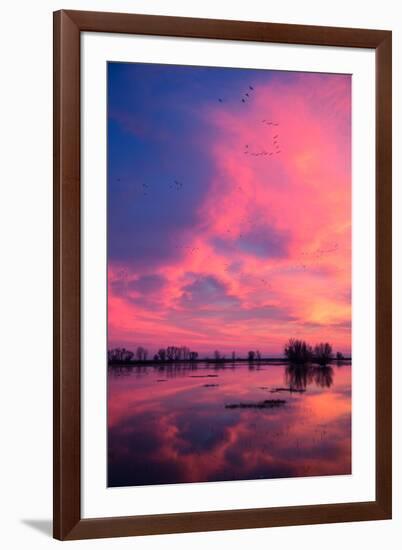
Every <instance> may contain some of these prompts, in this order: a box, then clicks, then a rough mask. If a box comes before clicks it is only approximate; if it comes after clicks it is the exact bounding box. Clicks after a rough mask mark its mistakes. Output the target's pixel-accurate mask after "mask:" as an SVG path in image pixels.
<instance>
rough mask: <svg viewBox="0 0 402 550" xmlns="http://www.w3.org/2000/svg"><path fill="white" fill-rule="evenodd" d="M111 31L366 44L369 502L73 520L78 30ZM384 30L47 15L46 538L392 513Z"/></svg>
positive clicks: (388, 60) (388, 67) (387, 50)
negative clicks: (372, 447) (49, 289)
mask: <svg viewBox="0 0 402 550" xmlns="http://www.w3.org/2000/svg"><path fill="white" fill-rule="evenodd" d="M84 31H90V32H115V33H129V34H146V35H161V36H176V37H193V38H194V37H196V38H212V39H224V40H252V41H261V42H263V41H266V42H282V43H288V44H314V45H327V46H343V47H358V48H374V49H375V50H376V500H375V501H373V502H358V503H342V504H341V503H340V504H329V505H327V504H325V505H314V506H297V507H281V508H259V509H250V510H224V511H215V512H197V513H182V514H162V515H147V516H127V517H112V518H97V519H81V503H80V498H81V497H80V492H81V489H80V488H81V472H80V460H81V458H80V439H81V433H80V414H81V413H80V34H81V32H84ZM391 114H392V33H391V32H390V31H380V30H366V29H349V28H333V27H312V26H304V25H284V24H276V23H275V24H272V23H256V22H247V21H219V20H212V19H190V18H180V17H165V16H152V15H134V14H121V13H104V12H82V11H70V10H67V11H65V10H61V11H58V12H55V13H54V384H53V387H54V411H53V415H54V430H53V436H54V489H53V497H54V498H53V502H54V505H53V507H54V530H53V534H54V537H55V538H57V539H60V540H73V539H85V538H99V537H118V536H132V535H148V534H162V533H183V532H194V531H212V530H224V529H247V528H258V527H271V526H287V525H304V524H314V523H333V522H346V521H368V520H382V519H390V518H391V516H392V414H391V413H392V402H391V396H392V393H391V389H392V363H391V361H392V357H391V349H392V340H391V338H392V335H391V323H392V288H391V286H392V267H391V266H392V258H391V254H392V241H391V238H392V232H391V227H392V221H391V213H392V210H391V200H392V199H391V193H392V187H391V181H392V150H391V145H392V121H391Z"/></svg>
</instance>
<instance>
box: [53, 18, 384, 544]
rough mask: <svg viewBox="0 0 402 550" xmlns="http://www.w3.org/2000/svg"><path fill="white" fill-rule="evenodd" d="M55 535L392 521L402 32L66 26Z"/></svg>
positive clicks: (117, 22) (98, 23) (57, 175)
mask: <svg viewBox="0 0 402 550" xmlns="http://www.w3.org/2000/svg"><path fill="white" fill-rule="evenodd" d="M54 288H55V291H54V536H55V538H58V539H61V540H67V539H70V540H71V539H83V538H97V537H118V536H130V535H146V534H160V533H179V532H190V531H211V530H222V529H242V528H256V527H269V526H286V525H301V524H313V523H330V522H346V521H362V520H366V521H367V520H382V519H388V518H391V508H392V495H391V481H392V477H391V471H392V464H391V455H392V452H391V451H392V450H391V389H392V380H391V32H389V31H383V30H364V29H349V28H330V27H312V26H299V25H286V24H272V23H255V22H243V21H223V20H222V21H217V20H208V19H187V18H178V17H159V16H148V15H133V14H121V13H96V12H80V11H70V10H67V11H65V10H62V11H59V12H56V13H55V14H54Z"/></svg>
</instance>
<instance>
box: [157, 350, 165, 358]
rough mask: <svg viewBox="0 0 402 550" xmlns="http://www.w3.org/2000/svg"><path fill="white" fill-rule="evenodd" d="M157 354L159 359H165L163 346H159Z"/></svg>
mask: <svg viewBox="0 0 402 550" xmlns="http://www.w3.org/2000/svg"><path fill="white" fill-rule="evenodd" d="M158 355H159V359H160V360H161V361H165V359H166V350H165V348H161V349H160V350H159V351H158Z"/></svg>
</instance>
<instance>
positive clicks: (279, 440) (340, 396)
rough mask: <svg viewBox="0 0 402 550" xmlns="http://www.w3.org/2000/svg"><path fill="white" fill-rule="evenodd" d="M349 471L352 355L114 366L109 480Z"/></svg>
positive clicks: (208, 478)
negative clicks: (344, 358) (329, 361)
mask: <svg viewBox="0 0 402 550" xmlns="http://www.w3.org/2000/svg"><path fill="white" fill-rule="evenodd" d="M289 389H292V390H296V391H289ZM264 402H265V403H264ZM350 473H351V366H350V364H343V365H340V366H337V364H336V363H334V365H333V366H331V367H314V366H313V367H309V368H306V367H291V366H289V365H288V364H278V363H277V364H259V365H258V366H249V365H248V364H247V363H246V364H236V365H231V364H225V365H224V366H223V365H215V364H211V363H209V364H208V363H198V364H196V365H194V364H183V363H182V364H179V365H176V366H174V365H162V366H161V365H158V364H154V365H152V364H150V365H147V366H146V367H144V366H142V367H140V366H130V367H115V366H113V367H109V371H108V485H109V487H120V486H130V485H154V484H164V483H188V482H204V481H226V480H246V479H261V478H264V479H267V478H283V477H297V476H316V475H319V476H323V475H339V474H350Z"/></svg>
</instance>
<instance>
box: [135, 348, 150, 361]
mask: <svg viewBox="0 0 402 550" xmlns="http://www.w3.org/2000/svg"><path fill="white" fill-rule="evenodd" d="M147 355H148V350H146V349H145V348H143V347H142V346H138V347H137V350H136V352H135V356H136V358H137V360H138V361H145V360H146V358H147Z"/></svg>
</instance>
